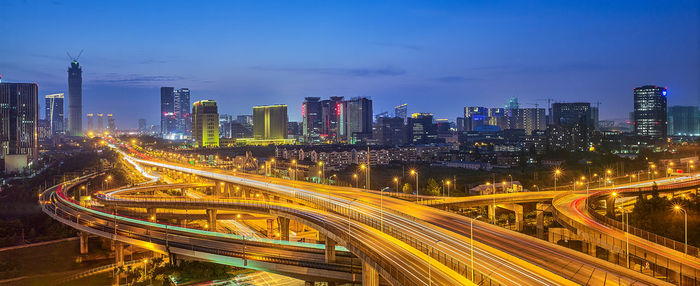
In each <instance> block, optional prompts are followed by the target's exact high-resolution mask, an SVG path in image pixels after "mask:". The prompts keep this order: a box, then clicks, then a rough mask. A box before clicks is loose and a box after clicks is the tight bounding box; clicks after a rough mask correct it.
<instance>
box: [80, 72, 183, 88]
mask: <svg viewBox="0 0 700 286" xmlns="http://www.w3.org/2000/svg"><path fill="white" fill-rule="evenodd" d="M183 79H185V78H184V77H181V76H172V75H142V74H127V75H120V74H106V75H103V76H100V77H99V78H97V79H94V80H90V81H89V82H90V83H94V84H103V85H130V86H134V85H150V84H153V83H165V82H173V81H179V80H183Z"/></svg>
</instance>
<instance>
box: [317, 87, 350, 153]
mask: <svg viewBox="0 0 700 286" xmlns="http://www.w3.org/2000/svg"><path fill="white" fill-rule="evenodd" d="M344 109H345V106H343V97H342V96H331V98H330V100H323V101H321V118H322V121H323V129H322V131H321V137H323V138H325V140H326V141H330V142H337V141H340V140H341V138H343V137H344V135H345V126H344V122H343V116H344Z"/></svg>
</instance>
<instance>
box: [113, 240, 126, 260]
mask: <svg viewBox="0 0 700 286" xmlns="http://www.w3.org/2000/svg"><path fill="white" fill-rule="evenodd" d="M114 263H116V264H117V265H124V243H122V242H121V241H114Z"/></svg>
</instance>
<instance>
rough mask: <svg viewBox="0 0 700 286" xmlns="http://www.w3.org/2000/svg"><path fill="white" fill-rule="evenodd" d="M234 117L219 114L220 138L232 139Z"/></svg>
mask: <svg viewBox="0 0 700 286" xmlns="http://www.w3.org/2000/svg"><path fill="white" fill-rule="evenodd" d="M232 122H233V117H232V116H231V115H228V114H219V137H220V138H231V123H232Z"/></svg>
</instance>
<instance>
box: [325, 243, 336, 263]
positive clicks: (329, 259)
mask: <svg viewBox="0 0 700 286" xmlns="http://www.w3.org/2000/svg"><path fill="white" fill-rule="evenodd" d="M335 244H336V243H335V240H332V239H330V238H326V263H335Z"/></svg>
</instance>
